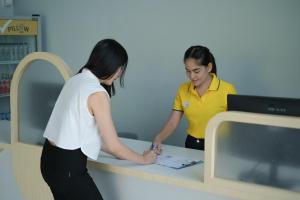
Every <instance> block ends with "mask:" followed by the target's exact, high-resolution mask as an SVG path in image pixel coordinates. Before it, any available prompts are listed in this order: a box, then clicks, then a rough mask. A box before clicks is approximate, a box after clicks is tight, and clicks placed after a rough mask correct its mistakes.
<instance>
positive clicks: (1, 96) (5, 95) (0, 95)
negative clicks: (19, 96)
mask: <svg viewBox="0 0 300 200" xmlns="http://www.w3.org/2000/svg"><path fill="white" fill-rule="evenodd" d="M9 96H10V94H9V93H7V94H0V98H3V97H9Z"/></svg>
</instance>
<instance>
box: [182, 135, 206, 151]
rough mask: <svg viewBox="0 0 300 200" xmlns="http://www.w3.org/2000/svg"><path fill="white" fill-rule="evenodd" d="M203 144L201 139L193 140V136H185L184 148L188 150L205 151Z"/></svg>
mask: <svg viewBox="0 0 300 200" xmlns="http://www.w3.org/2000/svg"><path fill="white" fill-rule="evenodd" d="M204 145H205V142H204V139H202V138H195V137H193V136H190V135H187V137H186V139H185V148H190V149H198V150H203V151H204V149H205V146H204Z"/></svg>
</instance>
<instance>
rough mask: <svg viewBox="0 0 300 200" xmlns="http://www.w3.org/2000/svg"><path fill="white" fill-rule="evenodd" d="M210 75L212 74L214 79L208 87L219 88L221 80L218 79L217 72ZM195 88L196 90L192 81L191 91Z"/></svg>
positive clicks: (211, 88) (210, 88)
mask: <svg viewBox="0 0 300 200" xmlns="http://www.w3.org/2000/svg"><path fill="white" fill-rule="evenodd" d="M210 75H212V80H211V83H210V85H209V87H208V90H218V89H219V86H220V80H219V79H218V77H217V76H216V74H215V73H210ZM193 90H194V91H195V86H194V84H193V83H192V82H190V85H189V91H190V92H191V91H193Z"/></svg>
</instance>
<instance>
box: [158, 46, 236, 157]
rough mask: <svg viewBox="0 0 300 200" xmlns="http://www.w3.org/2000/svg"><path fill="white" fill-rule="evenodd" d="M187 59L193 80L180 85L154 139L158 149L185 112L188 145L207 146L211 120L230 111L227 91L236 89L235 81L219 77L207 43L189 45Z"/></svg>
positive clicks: (188, 72)
mask: <svg viewBox="0 0 300 200" xmlns="http://www.w3.org/2000/svg"><path fill="white" fill-rule="evenodd" d="M183 61H184V65H185V70H186V74H187V76H188V78H189V79H190V81H189V82H186V83H183V84H182V85H180V87H179V89H178V91H177V95H176V98H175V101H174V105H173V110H172V113H171V115H170V118H169V120H168V121H167V122H166V124H165V125H164V126H163V128H162V129H161V131H160V132H159V134H158V135H157V136H156V137H155V139H154V142H153V144H154V146H155V147H156V150H157V152H158V153H159V152H160V151H161V143H162V142H163V141H164V140H165V139H166V138H167V137H169V136H170V135H171V134H172V133H173V132H174V131H175V129H176V128H177V126H178V124H179V123H180V120H181V118H182V116H183V115H184V114H185V116H186V118H187V120H188V124H189V126H188V129H187V134H188V135H187V137H186V141H185V147H186V148H192V149H199V150H204V138H205V128H206V126H207V123H208V121H209V120H210V118H212V117H213V116H214V115H216V114H217V113H219V112H223V111H226V110H227V95H228V94H235V93H236V90H235V88H234V86H233V85H232V84H230V83H228V82H225V81H223V80H220V79H218V77H217V68H216V64H215V59H214V56H213V55H212V53H211V52H210V51H209V49H208V48H207V47H204V46H192V47H190V48H188V49H187V50H186V52H185V54H184V60H183Z"/></svg>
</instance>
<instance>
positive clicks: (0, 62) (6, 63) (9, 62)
mask: <svg viewBox="0 0 300 200" xmlns="http://www.w3.org/2000/svg"><path fill="white" fill-rule="evenodd" d="M19 62H20V60H9V61H0V65H14V64H19Z"/></svg>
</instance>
